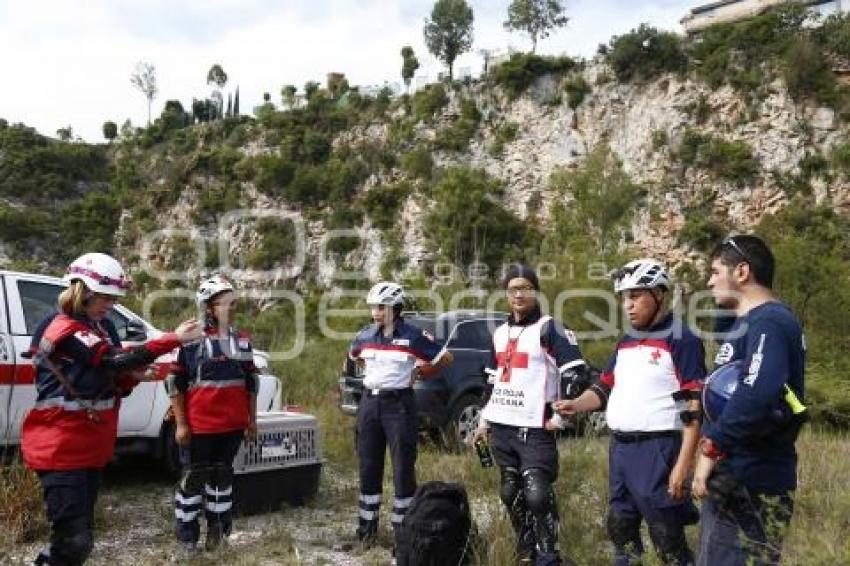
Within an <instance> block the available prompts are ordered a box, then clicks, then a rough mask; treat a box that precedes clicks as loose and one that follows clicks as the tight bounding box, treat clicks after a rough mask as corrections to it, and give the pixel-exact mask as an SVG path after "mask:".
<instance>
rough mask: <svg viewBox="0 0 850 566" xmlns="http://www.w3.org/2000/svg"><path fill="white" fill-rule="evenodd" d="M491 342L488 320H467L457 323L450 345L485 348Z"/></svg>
mask: <svg viewBox="0 0 850 566" xmlns="http://www.w3.org/2000/svg"><path fill="white" fill-rule="evenodd" d="M489 343H490V334H489V333H488V332H487V324H486V321H466V322H461V323H459V324H458V325H457V327H456V329H455V332H454V335H453V336H452V339H451V342H449V346H450V347H452V348H471V349H474V350H485V349H487V347H488V344H489Z"/></svg>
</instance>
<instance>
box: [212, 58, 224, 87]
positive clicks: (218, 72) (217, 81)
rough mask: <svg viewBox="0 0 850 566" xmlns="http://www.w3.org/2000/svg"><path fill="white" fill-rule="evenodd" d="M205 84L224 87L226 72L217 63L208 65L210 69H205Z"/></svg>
mask: <svg viewBox="0 0 850 566" xmlns="http://www.w3.org/2000/svg"><path fill="white" fill-rule="evenodd" d="M207 84H208V85H215V86H217V87H218V88H224V85H226V84H227V73H225V72H224V69H222V68H221V65H219V64H218V63H216V64H215V65H213V66H212V67H210V70H209V71H207Z"/></svg>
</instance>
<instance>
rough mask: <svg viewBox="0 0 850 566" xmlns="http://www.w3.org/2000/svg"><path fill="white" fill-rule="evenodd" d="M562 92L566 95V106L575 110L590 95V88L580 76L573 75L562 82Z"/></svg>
mask: <svg viewBox="0 0 850 566" xmlns="http://www.w3.org/2000/svg"><path fill="white" fill-rule="evenodd" d="M564 91H566V93H567V105H568V106H569V107H570V108H572V109H573V110H575V109H576V108H578V107H579V105H580V104H581V103H582V102H583V101H584V97H585V96H587V95H588V94H590V91H591V88H590V85H589V84H587V81H586V80H584V77H583V76H582V75H580V74H575V75H572V76H570V77H567V79H566V80H565V81H564Z"/></svg>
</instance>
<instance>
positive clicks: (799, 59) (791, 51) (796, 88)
mask: <svg viewBox="0 0 850 566" xmlns="http://www.w3.org/2000/svg"><path fill="white" fill-rule="evenodd" d="M782 71H783V75H784V78H785V85H786V86H787V87H788V93H789V94H790V95H791V97H792V98H794V100H801V99H802V98H804V97H805V96H807V95H812V96H813V97H814V98H815V100H816V101H817V102H818V103H820V104H828V105H831V106H835V105H836V103H837V102H838V101H839V99H840V96H841V92H840V89H839V87H838V84H837V83H836V81H835V76H834V75H833V73H832V63H831V61H830V60H829V59H828V58H827V56H826V54H825V53H824V52H823V50H822V49H821V48H820V47H819V46H818V45H817V44H815V43H814V42H813V41H811V40H809V39H798V40H796V41H795V42H794V43H793V44H792V45H791V46H790V47H789V48H788V51H787V53H786V54H785V56H784V57H783V61H782Z"/></svg>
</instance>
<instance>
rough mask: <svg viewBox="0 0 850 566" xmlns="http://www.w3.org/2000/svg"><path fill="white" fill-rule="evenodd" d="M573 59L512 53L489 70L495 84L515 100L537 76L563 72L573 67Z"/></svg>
mask: <svg viewBox="0 0 850 566" xmlns="http://www.w3.org/2000/svg"><path fill="white" fill-rule="evenodd" d="M575 66H576V64H575V61H573V60H572V59H570V58H569V57H541V56H539V55H534V54H531V53H514V54H513V55H511V58H510V59H508V60H507V61H505V62H504V63H502V64H501V65H497V66H495V67H494V68H493V70H492V71H491V73H492V74H491V76H492V78H493V80H494V81H495V82H496V84H498V85H500V86H501V87H502V88H503V89H505V93H506V94H507V95H508V98H509V99H510V100H515V99H516V98H517V97H519V96H520V95H521V94H522V93H523V92H525V91H526V89H527V88H528V87H530V86H531V85H532V83H534V81H535V80H537V79H538V78H539V77H542V76H543V75H550V74H555V75H557V74H563V73H566V72H567V71H570V70H572V69H574V68H575Z"/></svg>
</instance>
